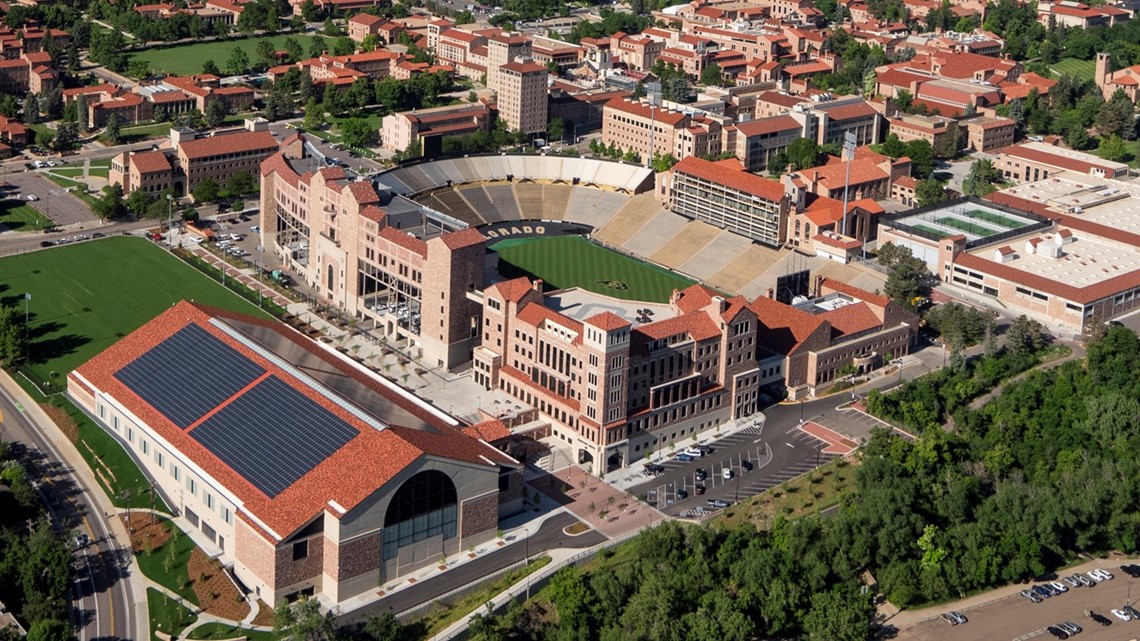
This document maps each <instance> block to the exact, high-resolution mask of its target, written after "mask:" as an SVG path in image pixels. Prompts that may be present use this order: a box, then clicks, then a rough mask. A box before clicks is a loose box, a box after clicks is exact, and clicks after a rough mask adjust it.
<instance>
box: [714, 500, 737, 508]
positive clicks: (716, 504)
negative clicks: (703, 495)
mask: <svg viewBox="0 0 1140 641" xmlns="http://www.w3.org/2000/svg"><path fill="white" fill-rule="evenodd" d="M709 505H711V506H713V507H719V508H721V509H724V508H726V507H728V506H730V505H732V502H731V501H726V500H724V499H709Z"/></svg>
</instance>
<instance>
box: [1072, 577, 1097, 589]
mask: <svg viewBox="0 0 1140 641" xmlns="http://www.w3.org/2000/svg"><path fill="white" fill-rule="evenodd" d="M1073 578H1074V579H1076V580H1078V581H1080V582H1081V585H1083V586H1084V587H1086V588H1091V587H1093V586H1094V585H1096V581H1093V580H1092V579H1090V578H1088V577H1087V576H1085V575H1083V574H1074V575H1073Z"/></svg>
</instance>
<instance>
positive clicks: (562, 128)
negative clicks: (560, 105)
mask: <svg viewBox="0 0 1140 641" xmlns="http://www.w3.org/2000/svg"><path fill="white" fill-rule="evenodd" d="M565 135H566V121H564V120H562V119H561V118H551V119H550V122H549V123H547V125H546V138H547V140H562V139H563V138H564V137H565Z"/></svg>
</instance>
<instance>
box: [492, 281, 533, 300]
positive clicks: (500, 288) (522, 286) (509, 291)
mask: <svg viewBox="0 0 1140 641" xmlns="http://www.w3.org/2000/svg"><path fill="white" fill-rule="evenodd" d="M491 287H492V288H494V290H495V291H497V292H498V293H499V295H500V296H502V297H503V300H505V301H507V302H511V303H517V302H519V301H520V300H522V299H523V298H524V297H525V296H526V295H527V294H529V293H530V292H533V291H534V287H533V286H532V285H531V282H530V279H529V278H527V277H526V276H519V277H518V278H512V279H510V280H504V281H502V282H498V283H495V284H494V285H491Z"/></svg>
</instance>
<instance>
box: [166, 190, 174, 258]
mask: <svg viewBox="0 0 1140 641" xmlns="http://www.w3.org/2000/svg"><path fill="white" fill-rule="evenodd" d="M173 225H174V194H166V244H167V245H169V246H171V247H174V226H173Z"/></svg>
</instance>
